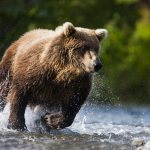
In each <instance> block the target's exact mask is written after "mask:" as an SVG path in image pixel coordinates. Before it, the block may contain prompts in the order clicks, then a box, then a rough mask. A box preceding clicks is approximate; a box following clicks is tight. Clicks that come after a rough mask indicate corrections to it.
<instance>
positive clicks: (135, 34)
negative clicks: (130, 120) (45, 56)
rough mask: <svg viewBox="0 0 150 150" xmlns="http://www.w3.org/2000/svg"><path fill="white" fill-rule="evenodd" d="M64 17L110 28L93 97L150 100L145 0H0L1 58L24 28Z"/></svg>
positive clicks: (149, 14) (149, 5)
mask: <svg viewBox="0 0 150 150" xmlns="http://www.w3.org/2000/svg"><path fill="white" fill-rule="evenodd" d="M66 21H70V22H72V23H73V24H74V25H75V26H81V27H87V28H107V29H108V31H109V37H108V39H107V40H106V41H105V42H104V43H103V46H102V49H101V55H100V57H101V59H102V61H103V65H104V67H103V69H102V70H101V71H100V73H99V74H97V75H96V78H95V83H94V90H93V92H92V94H91V96H90V99H91V100H93V101H98V102H100V103H112V104H118V103H119V104H120V103H123V104H139V105H144V104H146V105H147V104H150V94H149V93H150V77H149V76H150V61H149V59H150V1H149V0H83V1H81V0H0V58H1V57H2V55H3V53H4V51H5V50H6V48H7V47H8V46H9V45H10V44H11V42H13V41H15V40H16V39H17V38H19V36H20V35H22V34H23V33H24V32H26V31H29V30H31V29H34V28H48V29H54V28H55V27H57V26H58V25H61V24H63V23H64V22H66Z"/></svg>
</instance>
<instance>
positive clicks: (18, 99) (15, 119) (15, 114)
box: [8, 90, 27, 131]
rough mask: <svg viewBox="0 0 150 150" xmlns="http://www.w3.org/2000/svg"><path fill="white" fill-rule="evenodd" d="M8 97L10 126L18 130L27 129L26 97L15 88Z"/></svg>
mask: <svg viewBox="0 0 150 150" xmlns="http://www.w3.org/2000/svg"><path fill="white" fill-rule="evenodd" d="M8 98H9V100H10V115H9V120H8V128H9V129H14V130H18V131H24V130H27V127H26V125H25V118H24V113H25V109H26V106H27V101H26V99H25V98H24V96H22V95H21V94H20V93H19V94H18V92H17V91H15V90H13V91H11V92H10V94H9V96H8Z"/></svg>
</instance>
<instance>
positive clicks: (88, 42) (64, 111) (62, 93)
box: [0, 28, 99, 130]
mask: <svg viewBox="0 0 150 150" xmlns="http://www.w3.org/2000/svg"><path fill="white" fill-rule="evenodd" d="M83 31H84V32H82V29H80V28H79V31H78V32H77V33H73V36H70V35H69V36H68V37H66V35H65V34H64V32H63V31H62V29H61V28H60V29H56V31H51V30H43V29H39V30H33V31H31V32H28V33H26V34H25V35H24V36H22V37H21V38H20V39H19V40H17V41H16V42H14V43H13V44H12V45H11V46H10V47H9V48H8V49H7V50H6V52H5V55H4V56H3V58H2V60H1V62H0V73H1V76H0V85H1V87H0V98H1V97H2V98H1V100H0V105H1V110H2V109H3V107H4V106H5V104H6V103H7V102H8V101H9V102H10V104H11V108H10V116H9V124H8V127H9V128H12V129H17V130H24V129H26V126H25V119H24V113H25V109H26V106H27V105H30V106H31V107H34V106H36V105H41V106H42V107H45V108H50V107H53V106H54V107H61V112H58V114H56V115H55V114H50V113H49V112H48V113H47V114H46V115H45V116H43V117H42V120H43V122H44V123H45V124H46V125H47V126H48V127H49V128H54V129H56V128H64V127H67V126H70V125H71V124H72V122H73V120H74V118H75V116H76V114H77V112H78V111H79V109H80V108H81V106H82V104H83V103H84V101H85V100H86V98H87V96H88V94H89V92H90V89H91V83H92V74H90V73H87V72H85V71H84V69H83V68H82V66H81V62H80V59H81V57H79V56H81V55H83V52H82V51H77V50H76V49H78V48H81V47H83V46H88V47H91V48H93V49H96V50H97V51H98V49H99V41H98V38H97V37H96V35H95V33H94V31H93V30H87V31H88V32H87V31H86V30H84V29H83ZM75 50H76V51H75ZM59 116H60V117H59ZM55 118H56V119H55Z"/></svg>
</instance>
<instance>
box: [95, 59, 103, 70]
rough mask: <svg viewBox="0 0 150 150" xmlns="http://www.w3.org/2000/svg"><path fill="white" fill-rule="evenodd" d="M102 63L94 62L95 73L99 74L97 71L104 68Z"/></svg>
mask: <svg viewBox="0 0 150 150" xmlns="http://www.w3.org/2000/svg"><path fill="white" fill-rule="evenodd" d="M102 66H103V65H102V62H101V61H100V60H98V59H97V60H96V61H95V62H94V71H95V72H97V71H99V70H100V69H101V68H102Z"/></svg>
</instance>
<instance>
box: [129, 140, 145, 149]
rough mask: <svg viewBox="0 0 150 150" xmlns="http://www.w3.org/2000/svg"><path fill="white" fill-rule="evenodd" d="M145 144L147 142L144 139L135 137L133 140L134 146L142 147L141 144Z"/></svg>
mask: <svg viewBox="0 0 150 150" xmlns="http://www.w3.org/2000/svg"><path fill="white" fill-rule="evenodd" d="M144 144H145V142H144V140H143V139H140V138H134V139H133V140H132V145H133V146H136V147H140V146H143V145H144Z"/></svg>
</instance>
